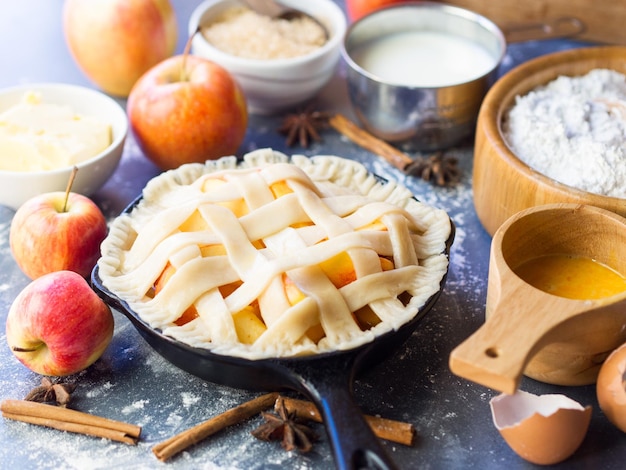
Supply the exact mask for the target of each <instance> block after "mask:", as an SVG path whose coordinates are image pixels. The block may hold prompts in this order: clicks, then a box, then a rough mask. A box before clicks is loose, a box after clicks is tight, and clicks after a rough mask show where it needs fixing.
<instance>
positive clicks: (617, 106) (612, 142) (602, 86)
mask: <svg viewBox="0 0 626 470" xmlns="http://www.w3.org/2000/svg"><path fill="white" fill-rule="evenodd" d="M503 130H504V135H505V139H506V140H507V142H508V144H509V146H510V147H511V149H513V151H514V152H515V153H516V155H517V156H518V157H519V158H520V159H521V160H522V161H524V162H525V163H527V164H528V165H529V166H530V167H532V168H534V169H535V170H537V171H539V172H540V173H542V174H544V175H546V176H548V177H550V178H552V179H554V180H557V181H559V182H561V183H564V184H567V185H569V186H572V187H575V188H578V189H582V190H584V191H588V192H592V193H596V194H601V195H605V196H612V197H620V198H626V186H625V185H624V184H623V183H624V181H626V148H625V143H626V76H625V75H623V74H621V73H618V72H615V71H612V70H606V69H594V70H592V71H590V72H589V73H588V74H586V75H584V76H579V77H566V76H561V77H558V78H557V79H555V80H554V81H552V82H550V83H548V84H547V85H546V86H544V87H539V88H537V89H535V90H533V91H531V92H529V93H528V94H527V95H525V96H521V97H520V96H518V97H517V98H516V102H515V105H514V106H513V108H512V109H511V110H510V112H509V113H508V115H507V116H506V118H505V120H504V122H503Z"/></svg>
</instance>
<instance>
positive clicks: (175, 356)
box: [91, 197, 455, 470]
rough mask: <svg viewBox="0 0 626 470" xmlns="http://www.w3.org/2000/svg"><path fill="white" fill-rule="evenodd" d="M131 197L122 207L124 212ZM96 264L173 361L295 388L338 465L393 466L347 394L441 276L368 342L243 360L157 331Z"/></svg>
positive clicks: (211, 375) (202, 372) (260, 386)
mask: <svg viewBox="0 0 626 470" xmlns="http://www.w3.org/2000/svg"><path fill="white" fill-rule="evenodd" d="M140 200H141V197H139V198H137V199H136V200H135V201H134V202H133V203H132V204H131V205H129V206H128V207H127V208H126V209H125V210H124V212H125V213H128V212H130V211H131V210H132V209H133V208H134V207H135V206H136V205H137V204H138V203H139V201H140ZM450 224H451V227H452V230H451V233H450V237H449V239H448V241H447V243H446V249H445V253H446V254H447V255H449V253H450V247H451V245H452V242H453V240H454V232H455V230H454V225H453V224H452V221H451V222H450ZM98 271H99V268H98V266H96V267H95V268H94V270H93V272H92V276H91V281H92V286H93V288H94V290H95V291H96V292H97V294H98V295H99V296H100V297H101V298H102V299H103V300H104V301H105V302H106V303H107V304H108V305H110V306H111V308H113V309H115V310H118V311H119V312H121V313H123V314H124V315H125V316H126V317H128V319H129V320H130V321H131V322H132V323H133V325H134V326H135V327H136V328H137V330H138V332H139V334H140V335H141V336H142V337H143V338H144V339H145V340H146V341H147V342H148V344H150V346H152V348H154V349H155V350H156V351H157V352H158V353H159V354H160V355H162V356H163V357H164V358H165V359H167V360H168V361H170V362H171V363H172V364H174V365H175V366H177V367H179V368H181V369H182V370H185V371H187V372H189V373H191V374H193V375H196V376H197V377H200V378H202V379H204V380H208V381H210V382H214V383H218V384H221V385H226V386H230V387H235V388H242V389H247V390H253V391H257V390H258V391H261V390H263V391H280V390H295V391H297V392H300V393H302V394H304V395H306V396H307V397H308V398H309V399H310V400H311V401H313V402H314V403H315V405H316V406H317V408H318V410H319V411H320V414H321V415H322V418H323V421H324V426H325V427H326V431H327V433H328V438H329V441H330V445H331V448H332V451H333V454H334V458H335V462H336V465H337V468H339V469H346V470H347V469H365V468H372V469H393V468H396V466H395V464H394V463H393V461H392V460H391V458H390V457H389V456H388V455H387V453H386V451H385V450H384V448H383V446H382V445H381V443H380V441H379V440H378V438H377V437H376V436H375V435H374V434H373V433H372V431H371V430H370V428H369V426H368V425H367V423H366V421H365V419H364V417H363V415H362V413H361V411H360V409H359V408H358V406H357V405H356V403H355V401H354V398H353V394H352V383H353V380H354V376H355V375H356V374H357V373H358V372H359V371H361V370H363V369H366V368H371V367H372V366H374V365H375V364H376V363H378V362H380V361H381V360H382V359H384V358H385V357H386V356H388V355H389V354H390V353H391V352H392V351H394V350H395V349H397V348H398V347H399V346H400V345H401V344H402V343H404V342H405V341H406V340H407V339H408V338H409V337H410V336H411V334H412V333H413V331H414V330H415V328H416V327H417V325H418V323H419V321H420V320H421V319H422V318H423V317H424V315H426V313H427V312H428V311H429V310H430V309H431V308H432V307H433V305H434V304H435V303H436V301H437V300H438V298H439V296H440V294H441V292H442V290H443V287H444V284H445V279H446V276H444V277H443V279H442V280H441V286H440V289H439V291H438V292H437V293H435V294H434V295H432V296H431V297H430V298H429V299H428V301H427V302H426V303H425V304H424V305H423V306H422V307H421V308H420V309H419V311H418V312H417V313H416V315H415V316H414V317H413V318H412V319H411V320H410V321H409V322H407V323H405V324H404V325H403V326H401V327H400V328H399V329H397V330H396V331H390V332H388V333H385V334H383V335H381V336H379V337H377V338H376V339H374V340H373V341H372V342H370V343H367V344H364V345H361V346H358V347H356V348H353V349H350V350H345V351H334V352H330V353H323V354H316V355H312V356H303V357H295V358H276V359H261V360H249V359H244V358H240V357H231V356H224V355H220V354H215V353H213V352H211V351H210V350H208V349H202V348H194V347H191V346H188V345H186V344H184V343H182V342H179V341H176V340H174V339H172V338H170V337H168V336H165V335H164V334H162V332H161V331H159V330H156V329H154V328H152V327H151V326H150V325H148V324H147V323H146V322H144V321H143V320H142V319H141V318H139V316H138V315H137V313H135V312H134V311H133V309H131V308H130V307H129V306H128V304H127V303H126V302H125V301H123V300H122V299H120V298H119V297H118V296H117V295H115V294H114V293H113V292H111V291H109V290H108V289H107V288H106V287H104V286H103V284H102V281H101V279H100V276H99V272H98Z"/></svg>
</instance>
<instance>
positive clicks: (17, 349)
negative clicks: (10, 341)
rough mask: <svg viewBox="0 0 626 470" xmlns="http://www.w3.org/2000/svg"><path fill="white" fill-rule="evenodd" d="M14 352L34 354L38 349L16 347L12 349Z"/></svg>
mask: <svg viewBox="0 0 626 470" xmlns="http://www.w3.org/2000/svg"><path fill="white" fill-rule="evenodd" d="M11 350H12V351H15V352H33V351H37V348H34V349H26V348H20V347H18V346H14V347H12V348H11Z"/></svg>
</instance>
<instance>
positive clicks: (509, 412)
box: [489, 391, 591, 465]
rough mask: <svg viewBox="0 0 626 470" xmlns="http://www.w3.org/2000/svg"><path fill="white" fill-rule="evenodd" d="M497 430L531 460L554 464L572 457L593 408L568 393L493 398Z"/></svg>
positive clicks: (522, 393)
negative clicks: (569, 396)
mask: <svg viewBox="0 0 626 470" xmlns="http://www.w3.org/2000/svg"><path fill="white" fill-rule="evenodd" d="M489 404H490V406H491V415H492V417H493V423H494V425H495V426H496V429H498V431H499V432H500V435H501V436H502V437H503V438H504V440H505V441H506V443H507V444H508V445H509V446H510V447H511V449H513V451H514V452H515V453H516V454H518V455H519V456H520V457H522V458H523V459H525V460H528V461H529V462H532V463H535V464H538V465H552V464H556V463H558V462H562V461H563V460H565V459H567V458H568V457H570V456H571V455H572V454H573V453H574V452H575V451H576V449H578V447H579V446H580V444H581V443H582V441H583V440H584V438H585V435H586V434H587V429H588V428H589V422H590V421H591V407H590V406H586V407H583V406H582V405H580V404H579V403H578V402H576V401H574V400H572V399H570V398H568V397H566V396H564V395H533V394H532V393H528V392H523V391H517V392H516V393H515V394H514V395H507V394H501V395H498V396H497V397H495V398H493V399H491V401H490V402H489Z"/></svg>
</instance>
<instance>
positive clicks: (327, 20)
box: [189, 0, 346, 114]
mask: <svg viewBox="0 0 626 470" xmlns="http://www.w3.org/2000/svg"><path fill="white" fill-rule="evenodd" d="M281 3H283V4H284V5H286V6H291V7H294V8H298V9H300V10H302V11H304V12H306V13H308V14H310V15H312V16H314V17H315V18H316V19H318V20H319V21H320V22H321V23H322V24H323V25H325V26H326V29H327V30H328V33H329V39H328V41H327V42H326V44H324V45H323V46H322V47H321V48H319V49H317V50H316V51H314V52H311V53H310V54H307V55H304V56H301V57H295V58H291V59H274V60H255V59H246V58H241V57H237V56H234V55H231V54H227V53H225V52H222V51H220V50H219V49H217V48H215V47H214V46H212V45H211V44H209V43H208V41H206V39H205V38H204V37H203V36H202V34H196V36H195V37H194V39H193V42H192V49H191V51H192V53H193V54H194V55H197V56H200V57H204V58H206V59H209V60H212V61H213V62H215V63H217V64H219V65H221V66H222V67H224V68H225V69H227V70H228V71H229V72H230V73H231V74H232V75H233V76H234V77H235V79H236V80H237V81H238V83H239V85H240V86H241V88H242V89H243V91H244V94H245V96H246V100H247V103H248V110H249V111H250V112H251V113H255V114H273V113H277V112H279V111H283V110H286V109H289V108H292V107H294V106H297V105H298V104H301V103H303V102H304V101H306V100H308V99H310V98H312V97H313V96H315V95H316V94H317V93H318V92H319V91H320V89H321V88H322V87H324V85H326V83H327V82H328V81H329V80H330V79H331V77H332V76H333V74H334V72H335V68H336V65H337V63H338V62H339V58H340V55H341V52H340V50H341V44H342V40H343V36H344V33H345V31H346V17H345V15H344V13H343V11H341V9H340V8H339V7H338V6H337V5H336V4H335V3H334V2H333V1H331V0H315V1H308V2H305V1H302V0H300V1H298V0H283V1H282V2H281ZM235 5H241V3H240V2H239V1H237V0H207V1H204V2H203V3H201V4H200V5H198V7H197V8H196V9H195V10H194V12H193V13H192V14H191V17H190V19H189V34H193V33H194V32H195V31H196V30H197V28H198V25H202V24H204V23H206V22H207V21H209V20H210V19H211V18H213V17H215V16H217V15H218V14H220V13H221V12H223V11H224V10H226V9H228V8H230V7H232V6H235Z"/></svg>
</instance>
